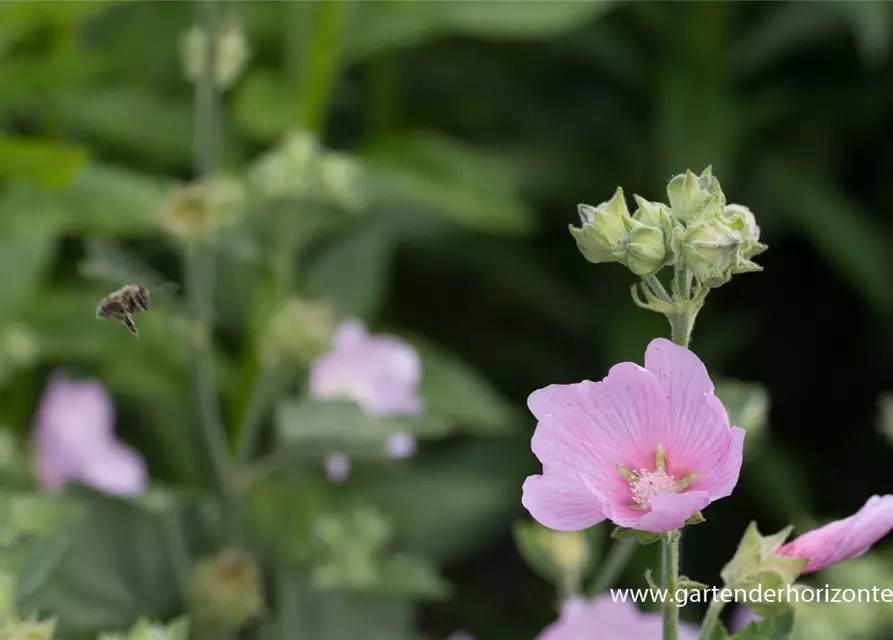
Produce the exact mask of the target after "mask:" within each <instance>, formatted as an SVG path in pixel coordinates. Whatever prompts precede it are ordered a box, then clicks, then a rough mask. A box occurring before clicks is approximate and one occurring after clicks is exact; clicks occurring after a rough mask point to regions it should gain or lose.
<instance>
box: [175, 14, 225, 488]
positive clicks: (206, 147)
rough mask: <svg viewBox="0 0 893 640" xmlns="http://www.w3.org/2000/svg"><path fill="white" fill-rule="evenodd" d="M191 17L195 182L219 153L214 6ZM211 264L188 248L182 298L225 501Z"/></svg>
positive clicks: (205, 243)
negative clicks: (200, 43)
mask: <svg viewBox="0 0 893 640" xmlns="http://www.w3.org/2000/svg"><path fill="white" fill-rule="evenodd" d="M196 12H197V19H198V23H199V24H200V25H201V26H202V28H203V30H204V31H205V33H206V34H207V35H208V38H207V49H206V51H205V68H204V70H203V73H202V75H201V77H200V78H199V79H198V82H196V84H195V170H196V178H197V179H198V180H202V179H208V178H210V177H212V176H213V175H214V173H215V172H216V170H217V162H218V158H219V153H220V129H219V123H218V108H219V105H218V103H219V97H218V94H217V82H216V80H217V79H216V77H215V65H214V60H215V58H216V53H215V51H216V45H217V38H216V37H215V34H216V33H217V25H218V21H219V11H218V6H217V2H216V0H199V1H197V2H196ZM216 260H217V257H216V255H215V251H214V245H213V243H212V242H211V241H209V240H208V239H205V238H201V239H199V240H197V241H196V242H195V243H193V244H192V245H191V246H190V247H189V248H188V250H187V254H186V265H185V268H186V274H185V280H186V296H187V299H188V304H189V309H190V315H191V316H192V322H193V325H192V330H193V335H192V336H191V338H192V339H191V343H192V348H193V358H192V362H193V367H194V377H195V381H196V387H197V389H198V402H199V411H200V415H201V421H200V422H201V426H202V429H203V430H204V433H205V440H206V441H207V445H208V452H209V454H210V456H211V463H212V465H213V467H214V473H215V476H216V478H217V483H218V486H219V489H220V491H221V493H222V494H223V495H224V496H225V497H231V496H232V491H231V490H230V477H229V466H230V461H229V456H228V452H227V444H226V429H225V427H224V425H223V419H222V418H221V415H220V405H219V400H218V398H217V391H216V383H215V372H214V354H213V351H212V342H211V330H212V326H213V316H214V288H215V278H216V266H217V265H216Z"/></svg>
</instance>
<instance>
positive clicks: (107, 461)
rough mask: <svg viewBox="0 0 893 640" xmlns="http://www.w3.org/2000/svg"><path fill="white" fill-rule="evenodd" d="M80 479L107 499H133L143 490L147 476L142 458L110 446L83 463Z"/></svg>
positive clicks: (124, 448) (121, 447) (114, 444)
mask: <svg viewBox="0 0 893 640" xmlns="http://www.w3.org/2000/svg"><path fill="white" fill-rule="evenodd" d="M80 478H81V480H83V482H84V484H86V485H88V486H91V487H94V488H95V489H97V490H99V491H101V492H103V493H106V494H109V495H118V496H136V495H139V494H141V493H142V492H143V491H144V490H145V488H146V484H147V482H148V473H147V471H146V464H145V462H144V461H143V458H142V457H141V456H140V455H139V454H138V453H137V452H136V451H135V450H134V449H132V448H131V447H129V446H127V445H125V444H122V443H120V442H112V443H109V444H108V445H107V447H106V448H105V450H104V451H102V452H99V453H97V455H96V456H95V457H93V458H92V459H91V460H89V461H85V464H84V467H83V468H82V469H81V470H80Z"/></svg>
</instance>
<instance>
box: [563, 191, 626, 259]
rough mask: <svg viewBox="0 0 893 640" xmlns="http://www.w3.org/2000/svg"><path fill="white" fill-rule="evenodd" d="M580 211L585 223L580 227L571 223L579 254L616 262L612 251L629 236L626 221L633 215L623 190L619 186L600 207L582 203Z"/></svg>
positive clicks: (578, 208)
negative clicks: (628, 207) (611, 196)
mask: <svg viewBox="0 0 893 640" xmlns="http://www.w3.org/2000/svg"><path fill="white" fill-rule="evenodd" d="M577 211H578V213H579V214H580V221H581V223H582V224H581V225H580V227H579V228H577V227H574V226H573V225H572V226H571V227H570V231H571V235H573V236H574V239H575V240H576V241H577V247H578V248H579V250H580V253H582V254H583V257H584V258H586V259H587V260H588V261H589V262H593V263H599V262H611V261H613V260H614V259H615V258H614V256H613V252H614V251H615V250H616V249H617V248H618V247H619V246H620V242H621V240H622V239H623V238H624V237H626V235H627V231H626V226H625V224H624V220H626V219H628V218H629V217H630V215H629V211H628V210H627V208H626V199H625V198H624V197H623V189H621V188H620V187H618V188H617V191H616V192H614V197H613V198H611V199H610V200H608V201H607V202H603V203H601V204H600V205H598V206H597V207H591V206H589V205H588V204H581V205H578V206H577Z"/></svg>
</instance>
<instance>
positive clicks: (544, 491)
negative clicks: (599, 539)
mask: <svg viewBox="0 0 893 640" xmlns="http://www.w3.org/2000/svg"><path fill="white" fill-rule="evenodd" d="M521 491H522V494H521V504H522V505H524V508H525V509H527V511H529V512H530V515H532V516H533V517H534V519H535V520H536V521H537V522H539V523H540V524H542V525H543V526H545V527H549V528H550V529H554V530H555V531H582V530H583V529H588V528H589V527H591V526H593V525H596V524H598V523H599V522H601V521H602V520H604V519H605V516H604V513H603V508H602V505H601V502H600V500H599V498H598V497H597V496H594V495H593V494H592V493H591V492H590V491H589V490H588V489H587V488H586V487H584V486H583V485H582V484H581V483H580V482H574V483H570V482H567V480H566V479H565V478H562V477H561V476H559V475H556V474H551V475H541V476H530V477H529V478H527V480H525V481H524V486H523V487H522V490H521Z"/></svg>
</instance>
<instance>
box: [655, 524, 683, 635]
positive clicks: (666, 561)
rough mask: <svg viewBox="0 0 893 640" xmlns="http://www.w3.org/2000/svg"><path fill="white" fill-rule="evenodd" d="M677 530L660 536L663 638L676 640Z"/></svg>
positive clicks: (677, 628)
mask: <svg viewBox="0 0 893 640" xmlns="http://www.w3.org/2000/svg"><path fill="white" fill-rule="evenodd" d="M681 537H682V534H681V532H680V531H679V530H673V531H669V532H667V533H665V534H664V535H663V536H661V542H660V544H661V573H662V585H661V586H662V587H663V588H664V589H665V590H666V591H665V593H666V594H667V597H666V598H664V602H663V604H662V605H661V608H662V615H663V640H677V635H678V633H679V607H678V606H676V603H675V602H673V601H672V599H673V598H674V596H675V593H676V590H677V589H678V588H679V538H681Z"/></svg>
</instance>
